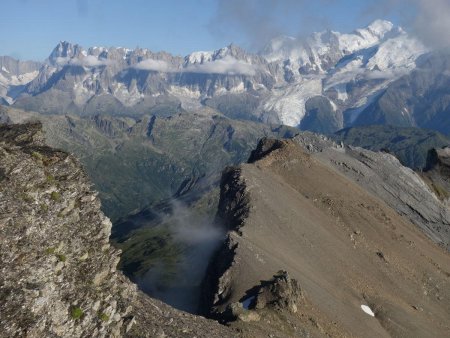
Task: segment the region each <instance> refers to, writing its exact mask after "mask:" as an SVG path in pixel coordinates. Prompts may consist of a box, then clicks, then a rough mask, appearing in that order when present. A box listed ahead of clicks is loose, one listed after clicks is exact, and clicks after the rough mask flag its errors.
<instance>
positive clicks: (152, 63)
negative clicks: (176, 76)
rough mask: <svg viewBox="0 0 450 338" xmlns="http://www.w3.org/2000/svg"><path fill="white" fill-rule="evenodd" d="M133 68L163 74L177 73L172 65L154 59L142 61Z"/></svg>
mask: <svg viewBox="0 0 450 338" xmlns="http://www.w3.org/2000/svg"><path fill="white" fill-rule="evenodd" d="M133 68H136V69H140V70H149V71H155V72H163V73H173V72H176V71H177V69H176V68H175V67H173V66H172V65H170V64H169V63H168V62H166V61H163V60H154V59H146V60H143V61H141V62H139V63H138V64H136V65H134V66H133Z"/></svg>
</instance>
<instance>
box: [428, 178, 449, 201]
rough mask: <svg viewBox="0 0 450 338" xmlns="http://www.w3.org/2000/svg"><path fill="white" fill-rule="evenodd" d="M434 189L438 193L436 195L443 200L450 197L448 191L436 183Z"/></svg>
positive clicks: (433, 184)
mask: <svg viewBox="0 0 450 338" xmlns="http://www.w3.org/2000/svg"><path fill="white" fill-rule="evenodd" d="M432 186H433V189H434V191H435V193H436V195H437V196H438V197H439V198H440V199H441V200H444V199H447V198H448V197H449V194H448V192H447V190H445V189H444V188H443V187H441V186H440V185H439V184H437V183H436V182H433V183H432Z"/></svg>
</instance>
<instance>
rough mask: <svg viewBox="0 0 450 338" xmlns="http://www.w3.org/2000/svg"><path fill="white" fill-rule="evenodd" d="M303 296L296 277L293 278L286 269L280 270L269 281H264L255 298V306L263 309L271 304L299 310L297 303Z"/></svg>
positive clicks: (290, 309) (280, 307) (289, 309)
mask: <svg viewBox="0 0 450 338" xmlns="http://www.w3.org/2000/svg"><path fill="white" fill-rule="evenodd" d="M302 298H303V294H302V290H301V288H300V286H299V284H298V282H297V281H296V280H295V279H291V278H290V276H289V274H288V273H287V272H286V271H280V272H279V273H278V274H276V275H274V276H273V279H272V280H270V281H268V282H262V283H261V285H260V287H259V291H258V294H257V295H256V298H255V306H254V307H255V308H256V309H263V308H265V307H266V306H271V307H274V308H278V309H287V310H288V311H290V312H292V313H296V312H297V304H298V302H300V301H301V300H302Z"/></svg>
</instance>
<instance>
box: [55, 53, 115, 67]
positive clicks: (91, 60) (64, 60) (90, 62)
mask: <svg viewBox="0 0 450 338" xmlns="http://www.w3.org/2000/svg"><path fill="white" fill-rule="evenodd" d="M56 63H57V64H58V65H60V66H64V65H73V66H82V67H100V66H111V65H113V64H114V61H113V60H107V59H98V58H97V57H95V56H93V55H87V56H85V57H83V58H69V57H58V58H56Z"/></svg>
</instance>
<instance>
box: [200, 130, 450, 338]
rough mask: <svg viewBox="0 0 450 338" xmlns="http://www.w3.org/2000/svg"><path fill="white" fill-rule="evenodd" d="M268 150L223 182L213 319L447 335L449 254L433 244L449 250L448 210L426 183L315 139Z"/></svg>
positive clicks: (387, 163) (251, 325)
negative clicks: (224, 230)
mask: <svg viewBox="0 0 450 338" xmlns="http://www.w3.org/2000/svg"><path fill="white" fill-rule="evenodd" d="M262 142H265V143H266V144H261V145H260V146H259V147H258V149H260V150H261V153H260V154H257V153H254V154H253V155H254V156H253V158H254V159H255V161H254V162H253V163H249V164H243V165H240V166H239V167H235V168H230V169H229V170H228V171H226V172H225V174H224V176H223V181H222V185H221V187H222V194H221V201H220V204H219V205H220V208H222V209H221V210H219V213H218V216H219V217H220V218H222V219H223V221H224V222H225V225H228V226H229V233H228V237H227V240H226V241H225V243H224V245H223V246H222V249H221V251H220V254H219V255H217V257H216V261H215V262H213V263H212V264H211V266H210V269H209V274H208V278H207V280H206V284H207V286H208V287H209V288H208V290H209V291H210V293H209V295H210V297H209V299H208V301H209V303H208V304H209V306H210V308H211V312H212V314H213V315H215V316H219V317H220V316H221V315H222V316H223V318H227V315H229V313H230V310H231V313H232V314H233V313H234V317H236V318H237V320H235V321H231V323H230V325H231V326H232V327H237V328H239V329H241V330H243V332H244V335H245V334H248V336H252V334H253V335H254V336H258V334H265V335H267V334H269V335H270V334H272V335H274V336H277V337H294V336H295V337H311V336H314V337H316V336H319V337H321V336H332V337H344V336H364V337H391V336H395V337H408V336H420V337H438V336H448V335H449V333H450V326H449V324H448V317H449V315H450V303H449V302H447V301H446V299H449V297H450V293H449V290H450V279H449V276H450V260H449V258H450V256H449V253H448V251H446V250H444V249H443V248H441V247H439V246H438V245H436V244H435V243H433V242H432V241H431V240H430V239H429V238H432V239H434V240H435V241H436V242H438V243H439V244H443V242H442V241H443V240H445V238H446V237H445V232H440V231H439V229H438V227H437V226H435V225H436V224H438V223H439V224H441V227H442V228H443V229H444V228H445V226H446V224H445V223H442V222H444V221H445V222H446V221H447V218H446V217H447V216H446V215H445V212H446V210H447V209H446V208H445V206H444V205H443V204H442V203H441V202H440V201H439V199H437V198H436V196H435V195H434V194H433V193H432V192H431V190H430V189H429V188H428V186H427V185H426V184H425V183H424V182H423V181H422V180H421V179H420V177H419V176H417V175H416V174H415V173H414V172H412V171H411V170H409V169H405V168H403V167H402V166H401V165H400V164H399V162H398V161H397V160H396V159H395V158H394V157H393V156H391V155H388V154H376V153H372V152H369V151H367V152H366V151H364V150H362V149H360V148H348V147H344V146H342V145H337V144H335V143H333V142H331V141H329V140H328V139H326V138H324V137H317V136H316V135H314V134H305V135H303V134H300V135H299V136H297V137H296V138H295V139H294V140H287V141H273V140H264V141H262ZM278 142H279V143H278ZM274 144H277V146H276V147H274V146H273V145H274ZM300 144H304V145H305V147H304V146H301V145H300ZM268 149H272V151H267V150H268ZM307 149H309V150H307ZM337 154H341V155H340V156H338V155H337ZM332 155H333V156H332ZM347 165H348V166H347ZM343 168H344V169H343ZM364 168H366V169H364ZM394 169H395V170H394ZM376 172H379V175H380V176H377V175H375V173H376ZM388 172H390V173H391V175H393V177H392V178H391V179H388V177H387V173H388ZM385 175H386V176H385ZM372 180H373V181H374V183H373V184H372V183H371V182H370V181H372ZM383 180H384V183H383ZM394 183H395V184H394ZM377 185H380V188H379V189H378V190H377V189H376V186H377ZM421 199H422V200H421ZM427 203H428V204H427ZM421 204H422V205H425V206H426V207H427V208H429V209H430V210H428V214H427V213H426V212H425V210H423V209H420V207H421V206H420V205H421ZM407 208H409V209H410V210H409V211H408V212H407V211H405V210H406V209H407ZM241 210H246V212H245V213H242V212H241ZM418 210H420V213H421V214H422V215H423V216H420V217H419V216H418V213H419V211H418ZM433 222H436V223H433ZM236 224H237V225H238V226H236ZM447 229H448V228H447ZM424 232H425V233H426V235H428V237H429V238H427V236H426V235H425V234H424ZM222 256H225V257H227V263H226V264H225V262H224V261H221V257H222ZM217 266H220V269H218V268H217ZM279 269H282V270H284V271H289V277H288V276H286V274H284V273H283V274H281V276H278V277H275V278H274V279H272V280H271V282H269V283H267V282H264V283H262V286H261V282H260V281H261V280H263V281H264V280H270V279H271V275H270V273H271V271H277V270H279ZM266 283H267V284H266ZM293 300H296V301H295V302H294V301H293ZM239 304H240V305H239ZM367 308H369V309H370V313H372V312H373V314H374V316H373V317H372V316H371V315H368V312H365V311H366V310H367ZM225 320H229V319H225Z"/></svg>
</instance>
